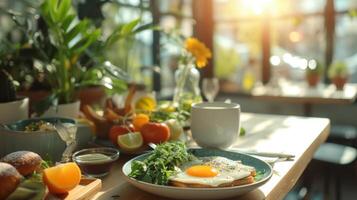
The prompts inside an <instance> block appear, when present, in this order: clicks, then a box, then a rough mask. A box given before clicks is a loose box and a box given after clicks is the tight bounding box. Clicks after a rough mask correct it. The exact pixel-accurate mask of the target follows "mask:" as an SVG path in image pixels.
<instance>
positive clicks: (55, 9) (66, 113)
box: [38, 0, 128, 118]
mask: <svg viewBox="0 0 357 200" xmlns="http://www.w3.org/2000/svg"><path fill="white" fill-rule="evenodd" d="M40 13H41V17H42V18H43V20H44V21H45V23H46V26H47V29H48V34H49V38H50V42H51V45H52V46H53V47H54V49H55V53H54V54H53V56H52V57H50V56H48V55H46V52H44V56H43V57H44V58H45V59H43V60H41V61H42V64H43V65H44V69H45V74H46V78H47V79H48V81H49V83H50V85H51V89H52V91H51V95H50V96H49V97H48V98H46V99H45V100H44V101H43V102H41V104H40V106H38V110H39V111H44V110H46V111H45V112H44V116H62V117H71V118H75V117H77V116H78V114H79V107H80V102H79V101H78V93H77V91H78V90H79V89H80V88H83V87H86V86H92V85H104V86H106V87H108V88H110V89H114V90H117V91H123V90H125V89H126V81H127V79H128V77H127V76H126V74H125V73H124V72H122V71H121V70H120V69H118V68H115V67H113V66H112V65H110V64H108V63H94V64H93V65H92V66H91V68H88V67H87V65H86V64H83V63H81V62H80V59H81V58H83V57H84V55H85V51H87V50H88V49H89V47H90V46H91V45H93V44H95V42H96V41H98V39H99V38H100V36H101V29H99V28H95V27H94V25H92V24H91V22H90V21H89V20H87V19H83V20H80V19H79V18H78V17H77V14H76V12H75V10H74V8H73V7H72V5H71V1H70V0H61V1H59V0H53V1H45V2H44V3H43V4H42V6H41V9H40ZM38 46H39V49H41V47H40V45H38ZM41 50H42V51H44V49H41ZM89 61H90V59H89Z"/></svg>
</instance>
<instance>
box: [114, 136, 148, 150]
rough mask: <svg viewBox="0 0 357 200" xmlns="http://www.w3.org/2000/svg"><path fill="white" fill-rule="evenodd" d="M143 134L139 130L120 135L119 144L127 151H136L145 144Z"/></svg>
mask: <svg viewBox="0 0 357 200" xmlns="http://www.w3.org/2000/svg"><path fill="white" fill-rule="evenodd" d="M143 143H144V141H143V136H142V135H141V133H139V132H134V133H128V134H125V135H119V136H118V145H119V147H120V148H122V149H123V150H126V151H135V150H137V149H139V148H140V147H141V146H143Z"/></svg>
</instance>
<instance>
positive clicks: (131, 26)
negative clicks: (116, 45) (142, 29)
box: [120, 19, 140, 36]
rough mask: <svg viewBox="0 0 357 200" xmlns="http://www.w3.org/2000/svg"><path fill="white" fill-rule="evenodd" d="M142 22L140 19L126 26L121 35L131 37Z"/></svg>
mask: <svg viewBox="0 0 357 200" xmlns="http://www.w3.org/2000/svg"><path fill="white" fill-rule="evenodd" d="M139 22H140V19H135V20H133V21H131V22H129V23H127V24H125V25H123V28H122V29H121V33H120V34H121V35H123V36H126V35H130V33H131V32H132V31H133V29H134V28H135V26H137V25H138V24H139Z"/></svg>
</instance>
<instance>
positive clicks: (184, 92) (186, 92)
mask: <svg viewBox="0 0 357 200" xmlns="http://www.w3.org/2000/svg"><path fill="white" fill-rule="evenodd" d="M175 81H176V87H175V90H174V98H173V102H174V105H177V106H178V107H179V108H182V109H184V110H187V111H190V110H191V105H192V103H197V102H201V101H202V97H201V91H200V87H199V81H200V72H199V71H198V70H197V69H196V67H195V65H194V64H192V63H189V64H180V65H179V68H178V69H177V70H176V72H175Z"/></svg>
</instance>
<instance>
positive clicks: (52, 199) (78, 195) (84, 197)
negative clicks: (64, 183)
mask: <svg viewBox="0 0 357 200" xmlns="http://www.w3.org/2000/svg"><path fill="white" fill-rule="evenodd" d="M101 189H102V181H101V180H100V179H94V178H93V179H92V178H82V180H81V182H80V183H79V185H78V186H77V187H75V188H74V189H73V190H71V191H70V192H69V193H68V194H67V195H64V196H54V195H52V194H49V193H48V194H47V196H46V198H45V199H46V200H60V199H61V200H62V199H63V200H89V199H91V198H92V197H93V196H94V195H95V194H97V193H98V192H99V191H100V190H101Z"/></svg>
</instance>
